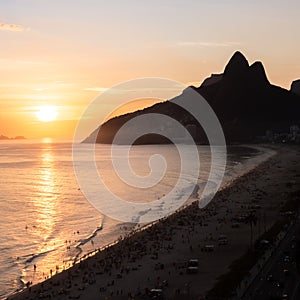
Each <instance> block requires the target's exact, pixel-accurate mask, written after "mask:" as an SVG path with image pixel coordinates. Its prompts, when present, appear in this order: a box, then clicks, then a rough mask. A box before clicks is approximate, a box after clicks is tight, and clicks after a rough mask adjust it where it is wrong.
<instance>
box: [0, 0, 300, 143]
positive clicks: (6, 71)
mask: <svg viewBox="0 0 300 300" xmlns="http://www.w3.org/2000/svg"><path fill="white" fill-rule="evenodd" d="M299 11H300V1H298V0H285V1H282V0H280V1H279V0H259V1H258V0H252V1H241V0H226V1H225V0H209V1H208V0H198V1H196V0H184V1H183V0H182V1H181V0H163V1H161V0H152V1H145V0H111V1H102V0H77V1H76V0H51V1H50V0H6V1H5V0H0V41H1V44H0V135H1V134H3V135H6V136H10V137H14V136H17V135H23V136H26V137H27V138H44V137H52V138H56V139H71V138H72V137H73V134H74V130H75V128H76V124H77V122H78V120H79V119H80V117H81V115H82V113H83V112H84V110H85V108H86V107H87V105H88V104H89V103H90V102H91V101H92V100H93V99H94V98H95V97H96V96H97V95H98V94H99V93H101V92H103V91H105V90H107V89H110V88H111V87H113V86H115V85H118V84H119V83H121V82H124V81H128V80H132V79H135V78H143V77H162V78H168V79H171V80H175V81H178V82H180V83H183V84H186V85H190V84H194V85H200V84H201V82H202V81H203V80H204V79H205V78H206V77H209V76H210V74H211V73H221V72H222V71H223V70H224V67H225V65H226V63H227V62H228V60H229V59H230V57H231V56H232V54H233V53H234V52H235V51H236V50H239V51H241V52H242V53H243V54H244V55H245V56H246V57H247V59H248V61H249V62H250V63H252V62H254V61H256V60H260V61H262V62H263V64H264V66H265V69H266V71H267V75H268V78H269V80H270V81H271V83H273V84H276V85H280V86H282V87H284V88H287V89H289V88H290V85H291V82H292V81H293V80H295V79H299V78H300V51H299V50H300V39H299V38H298V31H299V28H300V18H299ZM149 104H151V101H150V102H149V101H148V102H147V103H146V102H145V103H143V101H141V102H140V103H139V104H138V105H137V106H136V107H137V108H140V107H143V106H145V105H149ZM44 106H48V107H49V106H50V107H52V108H53V107H54V109H55V111H56V113H55V118H54V120H52V121H49V122H44V121H43V120H40V119H39V114H38V113H37V112H38V111H40V110H41V109H42V107H44ZM112 108H113V104H112ZM134 109H135V107H134V106H132V105H131V107H130V108H129V110H134ZM99 114H100V115H101V110H100V112H99ZM100 115H99V120H100V119H101V118H100Z"/></svg>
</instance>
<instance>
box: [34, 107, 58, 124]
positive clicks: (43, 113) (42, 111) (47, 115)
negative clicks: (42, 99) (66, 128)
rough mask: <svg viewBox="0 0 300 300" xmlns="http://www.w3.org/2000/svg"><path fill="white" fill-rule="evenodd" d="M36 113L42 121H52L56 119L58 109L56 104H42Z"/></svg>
mask: <svg viewBox="0 0 300 300" xmlns="http://www.w3.org/2000/svg"><path fill="white" fill-rule="evenodd" d="M35 114H36V116H37V118H38V119H39V120H40V121H42V122H51V121H54V120H55V119H56V116H57V110H56V107H55V106H51V105H49V106H41V107H39V110H38V111H37V112H36V113H35Z"/></svg>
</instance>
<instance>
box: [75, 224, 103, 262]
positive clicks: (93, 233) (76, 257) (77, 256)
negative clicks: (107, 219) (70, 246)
mask: <svg viewBox="0 0 300 300" xmlns="http://www.w3.org/2000/svg"><path fill="white" fill-rule="evenodd" d="M102 229H103V220H102V222H101V223H100V225H99V226H98V227H97V228H96V229H95V230H94V231H93V232H92V233H91V234H90V235H89V236H88V237H86V238H84V239H80V240H79V243H77V244H76V245H75V249H77V250H78V253H77V254H76V256H75V257H74V263H76V262H77V260H78V258H79V256H80V254H81V253H82V248H81V247H82V246H84V245H85V244H87V243H88V242H90V241H91V240H92V239H93V238H95V237H96V236H97V234H98V232H99V231H101V230H102Z"/></svg>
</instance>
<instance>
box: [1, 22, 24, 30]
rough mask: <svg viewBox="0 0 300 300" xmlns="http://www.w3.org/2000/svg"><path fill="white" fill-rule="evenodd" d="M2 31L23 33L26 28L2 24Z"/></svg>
mask: <svg viewBox="0 0 300 300" xmlns="http://www.w3.org/2000/svg"><path fill="white" fill-rule="evenodd" d="M0 30H7V31H23V30H24V27H23V26H21V25H17V24H7V23H0Z"/></svg>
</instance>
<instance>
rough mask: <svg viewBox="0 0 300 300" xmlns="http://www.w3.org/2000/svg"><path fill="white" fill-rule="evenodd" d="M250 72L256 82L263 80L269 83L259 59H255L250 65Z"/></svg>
mask: <svg viewBox="0 0 300 300" xmlns="http://www.w3.org/2000/svg"><path fill="white" fill-rule="evenodd" d="M250 72H251V75H252V78H253V79H255V80H256V81H257V82H264V83H270V82H269V80H268V77H267V74H266V71H265V68H264V66H263V64H262V62H261V61H256V62H255V63H253V64H252V65H251V66H250Z"/></svg>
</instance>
